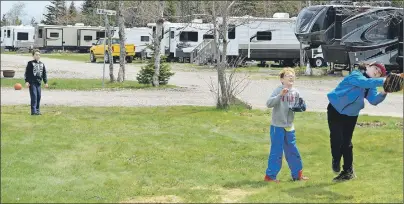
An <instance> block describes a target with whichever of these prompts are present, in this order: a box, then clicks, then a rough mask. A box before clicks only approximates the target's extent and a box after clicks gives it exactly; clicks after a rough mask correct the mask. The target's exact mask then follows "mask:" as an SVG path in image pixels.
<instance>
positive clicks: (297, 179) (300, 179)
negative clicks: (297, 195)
mask: <svg viewBox="0 0 404 204" xmlns="http://www.w3.org/2000/svg"><path fill="white" fill-rule="evenodd" d="M293 180H294V181H306V180H309V178H308V177H306V176H303V171H302V170H300V171H299V173H298V174H297V178H294V179H293Z"/></svg>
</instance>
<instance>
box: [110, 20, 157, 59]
mask: <svg viewBox="0 0 404 204" xmlns="http://www.w3.org/2000/svg"><path fill="white" fill-rule="evenodd" d="M152 32H153V30H152V29H151V28H148V27H134V28H126V29H125V36H126V43H130V44H135V48H136V49H135V56H136V57H142V53H144V55H145V56H144V57H147V58H150V57H151V54H152V50H151V49H149V48H148V47H147V45H149V44H151V43H152ZM116 33H118V32H116ZM116 36H117V37H119V36H118V35H117V34H116Z"/></svg>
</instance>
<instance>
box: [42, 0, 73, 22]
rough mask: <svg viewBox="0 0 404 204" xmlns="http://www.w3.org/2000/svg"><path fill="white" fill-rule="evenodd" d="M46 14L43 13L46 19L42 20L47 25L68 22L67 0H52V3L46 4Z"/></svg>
mask: <svg viewBox="0 0 404 204" xmlns="http://www.w3.org/2000/svg"><path fill="white" fill-rule="evenodd" d="M46 10H47V11H46V14H43V15H44V17H45V20H42V21H41V22H42V23H44V24H47V25H53V24H67V22H66V1H64V0H55V1H51V4H50V5H47V6H46Z"/></svg>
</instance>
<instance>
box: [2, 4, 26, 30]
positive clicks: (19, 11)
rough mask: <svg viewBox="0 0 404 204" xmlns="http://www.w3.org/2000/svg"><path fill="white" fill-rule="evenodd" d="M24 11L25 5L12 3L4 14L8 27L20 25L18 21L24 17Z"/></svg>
mask: <svg viewBox="0 0 404 204" xmlns="http://www.w3.org/2000/svg"><path fill="white" fill-rule="evenodd" d="M24 9H25V3H23V2H17V3H14V4H13V5H12V7H11V9H10V10H9V11H8V12H7V13H6V16H7V20H8V24H9V25H18V24H21V20H20V19H21V18H23V17H24V16H25V13H24Z"/></svg>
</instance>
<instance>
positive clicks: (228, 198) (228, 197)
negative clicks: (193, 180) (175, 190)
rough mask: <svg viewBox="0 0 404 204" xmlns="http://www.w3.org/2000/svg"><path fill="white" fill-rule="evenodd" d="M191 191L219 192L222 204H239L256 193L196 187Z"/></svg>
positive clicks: (237, 189)
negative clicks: (209, 190) (238, 203)
mask: <svg viewBox="0 0 404 204" xmlns="http://www.w3.org/2000/svg"><path fill="white" fill-rule="evenodd" d="M191 189H198V190H201V189H211V190H214V191H218V192H219V198H220V199H221V201H219V202H221V203H237V202H240V201H241V200H242V199H244V198H245V197H246V196H248V195H252V194H254V193H255V192H254V191H247V190H243V189H239V188H232V189H224V188H205V187H194V188H191Z"/></svg>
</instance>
